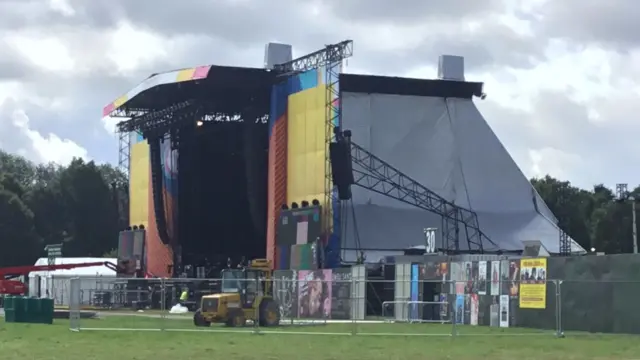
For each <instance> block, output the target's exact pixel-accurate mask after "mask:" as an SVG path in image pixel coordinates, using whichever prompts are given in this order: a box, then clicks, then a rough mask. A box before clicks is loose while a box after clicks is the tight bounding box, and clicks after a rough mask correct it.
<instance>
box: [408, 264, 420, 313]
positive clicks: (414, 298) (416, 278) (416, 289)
mask: <svg viewBox="0 0 640 360" xmlns="http://www.w3.org/2000/svg"><path fill="white" fill-rule="evenodd" d="M419 284H420V267H419V266H418V265H417V264H413V265H411V306H410V307H409V311H410V313H409V320H411V321H414V320H418V319H419V318H420V317H419V311H418V303H417V302H418V301H419V297H418V294H419V293H420V286H419Z"/></svg>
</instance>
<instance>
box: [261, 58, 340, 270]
mask: <svg viewBox="0 0 640 360" xmlns="http://www.w3.org/2000/svg"><path fill="white" fill-rule="evenodd" d="M335 66H341V64H338V65H335ZM324 75H325V69H324V68H321V69H316V70H310V71H307V72H304V73H301V74H298V75H294V76H291V77H289V78H288V79H287V80H284V81H283V82H282V83H279V84H277V85H274V87H273V90H272V97H271V114H270V128H269V195H268V199H269V210H268V211H269V214H268V224H267V257H268V258H269V259H270V260H273V261H276V256H275V245H276V240H275V237H276V227H277V222H278V219H279V213H280V209H281V206H282V204H288V205H290V204H291V203H292V202H297V203H300V202H302V201H303V200H306V201H309V202H311V201H312V200H314V199H317V200H319V201H320V205H322V206H325V205H327V206H330V208H331V209H335V206H334V204H324V201H325V196H324V179H325V175H326V174H325V159H326V155H327V151H328V149H327V146H326V130H325V117H326V116H325V114H326V96H327V95H326V93H327V88H326V85H325V84H326V81H325V78H324ZM333 100H334V101H338V99H333ZM334 217H335V216H334ZM329 235H330V237H329V238H328V239H326V238H325V240H328V241H327V242H325V243H324V246H325V247H326V249H325V250H326V253H330V254H336V255H337V254H339V241H338V238H337V236H336V235H335V234H329ZM337 261H338V257H337V256H335V257H332V258H328V259H327V263H326V264H325V266H326V267H335V266H337V265H338V264H337ZM276 268H280V266H278V264H276Z"/></svg>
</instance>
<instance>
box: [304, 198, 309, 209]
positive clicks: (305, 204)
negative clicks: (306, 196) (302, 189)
mask: <svg viewBox="0 0 640 360" xmlns="http://www.w3.org/2000/svg"><path fill="white" fill-rule="evenodd" d="M302 207H303V208H304V207H309V202H308V201H307V200H302Z"/></svg>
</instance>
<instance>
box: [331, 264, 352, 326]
mask: <svg viewBox="0 0 640 360" xmlns="http://www.w3.org/2000/svg"><path fill="white" fill-rule="evenodd" d="M331 272H332V274H331V275H332V280H331V318H332V319H342V320H347V319H350V318H351V279H352V276H351V269H348V268H347V269H344V268H343V269H333V270H331Z"/></svg>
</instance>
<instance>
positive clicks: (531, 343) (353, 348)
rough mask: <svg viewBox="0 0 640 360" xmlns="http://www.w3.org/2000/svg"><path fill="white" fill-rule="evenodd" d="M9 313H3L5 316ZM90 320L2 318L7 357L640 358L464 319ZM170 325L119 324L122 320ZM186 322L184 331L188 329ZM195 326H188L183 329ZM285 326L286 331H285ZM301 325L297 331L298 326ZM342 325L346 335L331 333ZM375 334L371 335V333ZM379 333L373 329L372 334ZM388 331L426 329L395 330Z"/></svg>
mask: <svg viewBox="0 0 640 360" xmlns="http://www.w3.org/2000/svg"><path fill="white" fill-rule="evenodd" d="M0 321H2V320H0ZM81 324H82V327H83V328H89V327H91V328H103V329H112V330H99V331H80V332H72V331H70V330H69V322H68V321H67V320H65V321H59V322H56V323H55V324H54V325H50V326H48V325H27V324H5V323H4V322H0V348H1V349H2V353H3V355H2V359H3V360H18V359H20V360H22V359H25V358H27V359H51V360H57V359H59V360H63V359H64V360H80V359H82V360H107V359H108V360H113V359H114V358H119V359H135V360H147V359H153V360H169V359H171V360H175V359H205V358H206V359H228V360H236V359H238V360H251V359H260V360H271V359H273V360H299V359H305V360H333V359H336V360H337V359H340V360H343V359H356V358H364V359H369V360H377V359H385V360H388V359H398V360H400V359H402V360H414V359H415V360H418V359H420V360H424V359H429V360H439V359H484V360H502V359H505V360H507V359H509V360H512V359H518V360H526V359H536V360H538V359H545V360H553V359H563V360H569V359H581V360H582V359H616V360H623V359H638V358H640V343H638V337H637V336H624V335H586V334H568V336H567V337H566V338H564V339H557V338H554V337H553V336H552V335H549V336H544V335H541V334H540V332H539V331H533V330H529V331H523V330H522V329H493V328H486V327H473V328H471V327H460V328H459V332H460V336H457V337H450V336H428V335H437V334H446V333H447V331H450V329H451V328H450V326H449V325H439V324H438V325H435V324H433V325H426V324H358V325H357V327H356V330H357V333H358V335H356V336H351V335H348V334H350V333H351V332H352V330H354V326H356V325H354V324H328V325H318V326H283V327H281V328H278V329H275V330H272V332H269V333H266V334H262V335H256V334H253V333H252V332H251V331H252V328H250V327H249V328H247V329H244V330H240V331H246V332H245V333H242V332H238V333H224V332H216V330H224V329H223V328H222V327H216V326H214V327H212V328H211V329H206V330H204V331H196V329H194V328H193V326H191V321H190V319H188V318H186V317H185V318H184V320H180V319H171V320H169V319H158V318H149V317H144V316H114V315H111V316H108V317H105V318H104V319H97V320H82V323H81ZM132 327H136V328H140V329H149V330H151V329H159V328H161V327H162V328H165V329H167V330H168V331H115V330H113V329H116V328H132ZM181 330H182V331H181ZM184 330H189V331H184ZM278 332H280V333H278ZM293 333H297V334H293ZM327 333H342V334H345V335H326V334H327ZM367 334H369V335H367ZM372 334H373V335H372ZM387 334H412V335H416V334H422V335H425V336H409V335H405V336H391V335H387Z"/></svg>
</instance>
